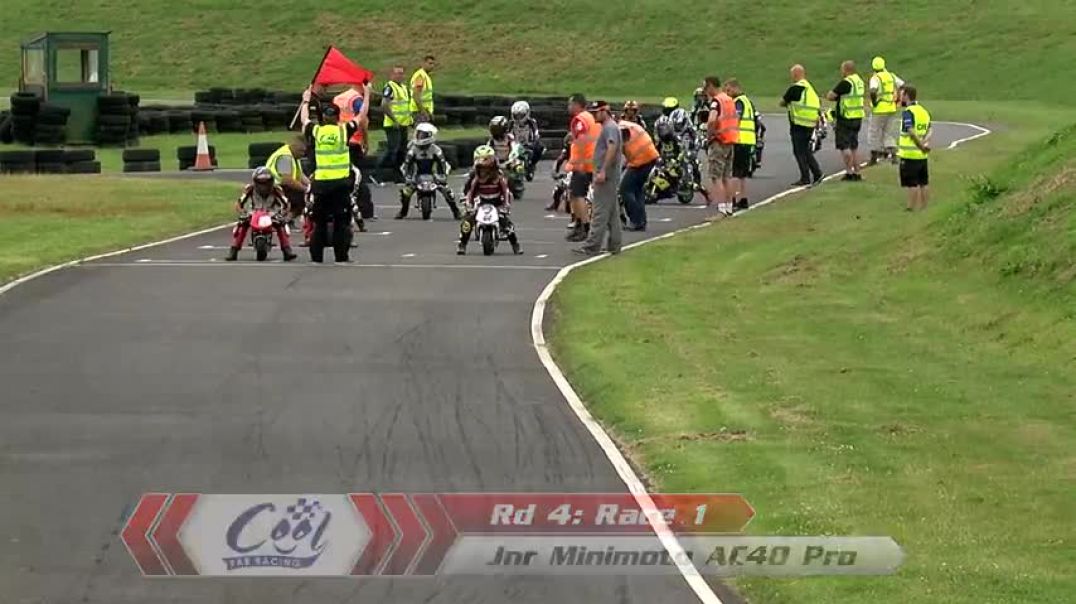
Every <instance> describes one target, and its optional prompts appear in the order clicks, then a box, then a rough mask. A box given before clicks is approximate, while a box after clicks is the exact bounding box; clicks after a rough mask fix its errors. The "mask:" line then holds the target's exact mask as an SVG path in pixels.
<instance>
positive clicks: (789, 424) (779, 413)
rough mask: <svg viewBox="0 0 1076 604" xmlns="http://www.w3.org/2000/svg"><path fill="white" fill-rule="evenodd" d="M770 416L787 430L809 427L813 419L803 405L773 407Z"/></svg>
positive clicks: (812, 423)
mask: <svg viewBox="0 0 1076 604" xmlns="http://www.w3.org/2000/svg"><path fill="white" fill-rule="evenodd" d="M770 417H772V418H773V419H774V420H775V421H777V423H779V424H781V425H782V426H783V427H785V428H787V429H789V430H798V429H805V428H810V427H811V426H813V425H814V423H815V421H814V419H813V418H812V417H811V415H810V411H809V410H808V409H807V408H805V407H802V406H801V407H775V408H773V409H771V410H770Z"/></svg>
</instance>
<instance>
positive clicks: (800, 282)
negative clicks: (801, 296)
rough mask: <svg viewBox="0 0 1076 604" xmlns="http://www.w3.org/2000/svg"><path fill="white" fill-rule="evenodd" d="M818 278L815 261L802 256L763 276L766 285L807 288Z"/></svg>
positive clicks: (776, 267)
mask: <svg viewBox="0 0 1076 604" xmlns="http://www.w3.org/2000/svg"><path fill="white" fill-rule="evenodd" d="M817 277H818V266H817V265H816V264H815V263H814V261H813V260H811V259H810V258H808V257H807V256H804V255H802V254H796V255H795V256H793V257H792V258H790V259H789V260H788V261H786V262H783V263H781V264H779V265H777V266H775V267H773V268H772V269H770V270H769V272H767V273H766V274H765V276H763V278H762V282H763V283H764V284H766V285H775V284H780V285H794V286H797V287H806V286H808V285H810V284H811V283H813V282H814V280H815V279H816V278H817Z"/></svg>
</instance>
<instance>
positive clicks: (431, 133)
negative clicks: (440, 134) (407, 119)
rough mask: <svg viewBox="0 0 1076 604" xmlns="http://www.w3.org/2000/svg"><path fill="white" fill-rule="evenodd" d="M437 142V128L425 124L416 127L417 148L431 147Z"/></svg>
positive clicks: (427, 123)
mask: <svg viewBox="0 0 1076 604" xmlns="http://www.w3.org/2000/svg"><path fill="white" fill-rule="evenodd" d="M436 142H437V126H434V125H433V124H431V123H429V122H423V123H421V124H419V125H418V126H416V127H415V146H418V147H429V146H430V145H432V144H434V143H436Z"/></svg>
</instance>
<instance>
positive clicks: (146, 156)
mask: <svg viewBox="0 0 1076 604" xmlns="http://www.w3.org/2000/svg"><path fill="white" fill-rule="evenodd" d="M123 171H124V172H160V171H161V151H160V150H159V149H124V150H123Z"/></svg>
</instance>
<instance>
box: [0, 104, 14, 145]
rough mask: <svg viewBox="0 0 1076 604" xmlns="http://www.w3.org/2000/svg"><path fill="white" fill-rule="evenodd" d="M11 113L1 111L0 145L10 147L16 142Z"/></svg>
mask: <svg viewBox="0 0 1076 604" xmlns="http://www.w3.org/2000/svg"><path fill="white" fill-rule="evenodd" d="M11 121H12V120H11V113H10V112H7V111H0V143H3V144H5V145H10V144H11V143H14V142H15V128H14V126H12V125H11Z"/></svg>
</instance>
